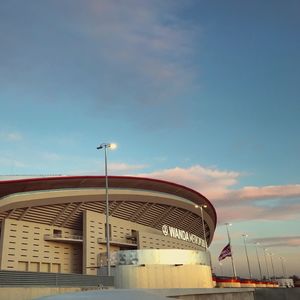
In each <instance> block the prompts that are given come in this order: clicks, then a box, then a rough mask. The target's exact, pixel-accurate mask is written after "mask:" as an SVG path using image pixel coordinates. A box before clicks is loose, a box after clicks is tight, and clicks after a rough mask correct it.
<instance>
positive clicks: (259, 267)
mask: <svg viewBox="0 0 300 300" xmlns="http://www.w3.org/2000/svg"><path fill="white" fill-rule="evenodd" d="M258 245H259V243H255V250H256V257H257V263H258V269H259V275H260V280H262V273H261V266H260V261H259V256H258V250H257V246H258Z"/></svg>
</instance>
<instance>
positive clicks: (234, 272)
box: [225, 223, 237, 278]
mask: <svg viewBox="0 0 300 300" xmlns="http://www.w3.org/2000/svg"><path fill="white" fill-rule="evenodd" d="M225 225H226V230H227V236H228V243H229V246H230V251H231V264H232V271H233V275H234V277H235V278H236V277H237V276H236V270H235V266H234V261H233V251H232V247H231V238H230V234H229V229H228V227H229V226H231V225H232V224H231V223H225Z"/></svg>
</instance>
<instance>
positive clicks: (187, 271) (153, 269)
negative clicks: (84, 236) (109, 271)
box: [115, 265, 213, 289]
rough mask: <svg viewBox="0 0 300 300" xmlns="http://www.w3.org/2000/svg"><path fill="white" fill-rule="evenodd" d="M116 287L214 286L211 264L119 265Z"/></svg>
mask: <svg viewBox="0 0 300 300" xmlns="http://www.w3.org/2000/svg"><path fill="white" fill-rule="evenodd" d="M115 272H116V273H115V287H116V288H124V289H128V288H155V289H161V288H164V289H166V288H200V287H202V288H212V287H213V282H212V276H211V269H210V267H209V266H202V265H182V266H175V265H146V266H135V265H125V266H122V265H119V266H116V271H115Z"/></svg>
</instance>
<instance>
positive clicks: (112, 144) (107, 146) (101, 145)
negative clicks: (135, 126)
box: [97, 143, 117, 150]
mask: <svg viewBox="0 0 300 300" xmlns="http://www.w3.org/2000/svg"><path fill="white" fill-rule="evenodd" d="M103 148H110V149H112V150H113V149H116V148H117V144H115V143H102V144H100V145H99V146H98V147H97V149H98V150H99V149H103Z"/></svg>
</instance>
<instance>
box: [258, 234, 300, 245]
mask: <svg viewBox="0 0 300 300" xmlns="http://www.w3.org/2000/svg"><path fill="white" fill-rule="evenodd" d="M254 241H255V242H259V243H260V244H261V245H262V246H264V247H269V248H271V247H282V246H285V247H299V246H300V236H299V235H298V236H277V237H266V238H259V239H255V240H254Z"/></svg>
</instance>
